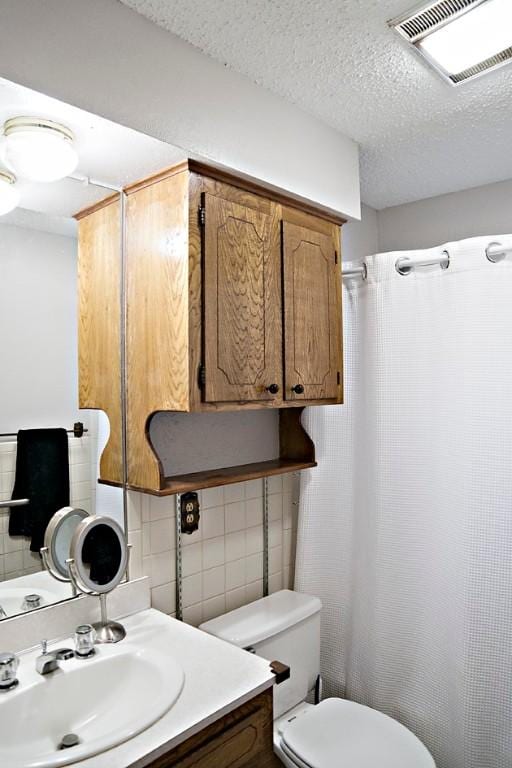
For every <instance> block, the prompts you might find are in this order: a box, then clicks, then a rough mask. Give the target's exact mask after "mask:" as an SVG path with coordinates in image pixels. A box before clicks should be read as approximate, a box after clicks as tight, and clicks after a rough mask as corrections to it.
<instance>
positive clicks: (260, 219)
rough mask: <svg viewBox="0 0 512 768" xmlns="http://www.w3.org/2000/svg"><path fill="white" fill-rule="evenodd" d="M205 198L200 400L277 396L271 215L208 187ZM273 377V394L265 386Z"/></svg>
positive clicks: (275, 254)
mask: <svg viewBox="0 0 512 768" xmlns="http://www.w3.org/2000/svg"><path fill="white" fill-rule="evenodd" d="M204 198H205V199H204V206H205V239H204V360H205V390H204V391H205V400H206V401H207V402H231V401H240V400H279V399H280V397H281V390H282V361H281V341H280V339H281V318H280V315H281V301H280V274H279V268H280V263H279V225H278V221H277V217H276V216H275V214H274V213H270V214H267V213H263V212H261V211H256V210H254V209H253V208H250V207H248V206H246V205H242V204H241V203H235V202H232V201H228V200H225V199H223V198H221V197H216V196H214V195H210V194H208V193H206V194H205V196H204ZM270 210H271V211H272V212H273V210H274V208H273V207H271V209H270ZM271 384H277V385H278V387H279V391H278V392H277V393H276V392H271V391H268V390H267V387H269V386H270V385H271ZM276 394H277V397H276Z"/></svg>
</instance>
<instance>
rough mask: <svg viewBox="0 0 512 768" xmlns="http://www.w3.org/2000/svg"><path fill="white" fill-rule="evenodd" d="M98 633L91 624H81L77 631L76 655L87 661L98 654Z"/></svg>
mask: <svg viewBox="0 0 512 768" xmlns="http://www.w3.org/2000/svg"><path fill="white" fill-rule="evenodd" d="M95 642H96V632H95V630H94V627H93V626H92V625H91V624H80V625H79V626H78V627H77V628H76V630H75V655H76V657H77V658H79V659H87V658H88V657H89V656H93V655H94V654H95V653H96V649H95V647H94V644H95Z"/></svg>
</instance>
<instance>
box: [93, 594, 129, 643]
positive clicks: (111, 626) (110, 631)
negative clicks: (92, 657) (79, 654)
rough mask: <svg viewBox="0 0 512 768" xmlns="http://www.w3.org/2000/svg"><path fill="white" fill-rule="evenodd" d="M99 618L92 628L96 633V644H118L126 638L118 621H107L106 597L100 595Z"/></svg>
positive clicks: (124, 631) (124, 630)
mask: <svg viewBox="0 0 512 768" xmlns="http://www.w3.org/2000/svg"><path fill="white" fill-rule="evenodd" d="M100 612H101V618H100V620H99V621H97V622H96V623H95V624H93V625H92V626H93V627H94V629H95V631H96V642H97V643H118V642H119V641H120V640H122V639H123V638H125V637H126V629H125V628H124V627H123V625H122V624H120V623H119V622H118V621H109V620H108V618H107V595H106V593H105V592H102V593H101V594H100Z"/></svg>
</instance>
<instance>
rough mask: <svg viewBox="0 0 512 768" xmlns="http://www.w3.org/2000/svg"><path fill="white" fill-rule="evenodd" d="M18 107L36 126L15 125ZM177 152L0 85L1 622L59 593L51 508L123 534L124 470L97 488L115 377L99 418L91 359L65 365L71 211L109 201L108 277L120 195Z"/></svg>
mask: <svg viewBox="0 0 512 768" xmlns="http://www.w3.org/2000/svg"><path fill="white" fill-rule="evenodd" d="M27 115H28V116H31V118H37V120H35V122H34V120H32V122H31V123H30V124H29V125H28V126H27V124H26V119H27V118H26V117H25V116H27ZM34 136H36V139H37V140H36V143H35V144H34V141H33V140H34ZM37 142H39V144H37ZM182 156H183V154H182V153H181V151H178V150H176V149H175V148H174V147H170V146H169V145H168V144H164V143H163V142H160V141H158V140H156V139H153V138H151V137H148V136H145V135H143V134H140V133H138V132H136V131H133V130H131V129H128V128H125V127H122V126H120V125H117V124H114V123H112V122H110V121H108V120H105V119H103V118H101V117H98V116H96V115H92V114H90V113H87V112H84V111H83V110H80V109H77V108H75V107H73V106H71V105H68V104H64V103H62V102H60V101H57V100H55V99H52V98H50V97H48V96H45V95H43V94H40V93H37V92H35V91H32V90H30V89H27V88H25V87H22V86H20V85H17V84H15V83H12V82H9V81H6V80H1V79H0V344H1V349H2V375H1V377H0V619H5V618H9V617H10V616H13V615H16V614H18V613H21V612H23V611H25V610H32V609H33V608H36V607H43V606H45V605H48V604H49V603H52V602H57V601H60V600H64V599H67V598H69V597H72V595H73V590H72V587H71V584H70V583H69V582H67V581H58V580H57V579H55V578H53V577H52V576H51V574H50V573H49V572H48V571H46V570H45V569H44V567H43V563H42V559H41V555H40V548H41V547H42V546H43V545H44V541H45V533H46V529H47V526H48V524H49V523H50V520H51V519H52V517H53V516H54V515H55V513H56V512H58V511H59V510H60V509H62V508H65V507H69V506H72V507H75V508H79V509H82V510H83V511H84V514H85V515H87V516H89V515H96V514H101V515H103V516H107V517H109V518H111V519H112V520H114V521H116V523H117V524H118V527H119V530H120V531H121V532H124V531H125V530H126V524H125V522H126V515H125V500H124V498H123V488H122V485H123V472H122V471H119V472H118V474H119V476H118V478H117V481H118V482H116V483H115V484H112V485H107V484H104V483H99V482H98V477H99V465H100V462H102V461H105V460H106V459H105V457H106V456H107V455H108V454H109V452H110V455H112V453H113V452H117V466H118V467H121V468H122V460H121V459H122V445H123V415H122V414H123V404H122V397H121V389H122V387H121V376H120V377H119V389H118V390H117V391H115V392H112V391H110V392H109V400H110V410H109V417H108V418H107V416H106V414H105V412H104V410H103V409H100V408H98V404H97V402H96V403H95V408H97V409H98V410H92V409H91V408H87V400H88V391H89V389H90V388H91V386H92V385H93V384H94V386H96V387H97V386H98V385H101V381H102V379H101V377H102V371H101V370H98V369H97V368H95V366H94V365H93V364H92V363H91V364H90V365H85V366H83V365H81V366H80V368H81V369H82V370H83V371H85V374H84V373H82V374H81V375H80V376H79V373H78V372H79V365H78V359H79V354H81V352H80V348H81V347H80V339H81V336H83V335H84V334H88V333H89V334H91V333H94V329H91V328H88V327H87V303H88V302H91V301H93V300H94V286H92V287H91V292H90V294H89V295H87V296H83V295H81V296H80V297H79V296H78V290H77V288H78V282H77V278H78V269H79V254H78V240H77V227H78V224H77V219H76V218H75V216H76V214H77V213H78V212H80V211H83V210H84V209H89V210H90V209H91V208H93V207H94V206H95V205H97V204H102V205H103V201H105V199H106V198H108V197H109V196H110V205H109V211H110V213H111V216H110V224H109V226H111V227H113V228H114V232H115V234H116V237H117V240H116V257H115V259H114V260H113V261H112V262H111V264H112V263H114V264H115V265H116V267H115V268H116V269H117V270H118V272H119V280H120V281H121V278H122V231H123V227H122V200H121V196H120V194H119V190H120V189H121V188H122V187H123V186H125V185H126V184H128V183H131V182H133V181H136V180H138V179H139V178H143V177H145V176H147V175H149V174H151V173H155V172H156V171H158V170H160V169H161V168H163V167H165V166H166V165H171V164H173V163H175V162H178V161H179V160H180V159H182ZM111 234H112V232H110V235H111ZM92 247H94V244H92ZM111 264H110V266H111ZM82 268H83V267H82ZM120 296H121V289H120V292H119V297H118V298H117V299H116V297H113V299H112V301H111V302H110V303H105V305H104V306H102V311H104V312H105V313H108V319H109V322H111V323H112V326H113V327H116V326H117V328H118V329H119V328H120V327H121V325H122V320H121V318H122V313H121V299H120ZM79 302H84V304H83V305H82V306H81V307H80V317H81V318H82V319H81V322H80V323H79V322H78V317H79V311H78V309H79ZM84 318H85V320H84ZM83 346H84V345H83ZM89 346H90V345H89ZM121 347H122V344H121V336H120V335H119V334H118V335H114V336H113V342H112V348H111V349H110V350H109V355H110V358H109V359H110V362H111V365H117V366H118V367H119V371H120V372H121V361H122V348H121ZM109 381H110V378H109ZM11 500H14V501H12V503H9V502H11ZM61 522H62V521H61ZM73 523H74V524H75V527H76V519H75V520H73V518H69V519H68V521H67V524H66V525H67V526H68V529H67V536H65V537H63V538H62V539H61V540H60V541H61V542H62V541H64V540H65V541H66V542H67V543H66V544H65V545H62V547H63V548H62V549H61V550H55V551H54V552H53V553H52V557H53V565H54V566H55V568H56V572H58V563H59V562H62V559H63V558H64V555H65V554H68V553H66V552H65V549H66V547H67V546H68V545H69V540H70V533H71V528H72V527H73V525H72V524H73ZM66 525H65V526H64V528H63V533H66ZM123 535H124V533H123ZM64 559H65V558H64ZM27 596H31V597H32V600H28V601H27V600H26V598H27ZM34 596H35V597H34Z"/></svg>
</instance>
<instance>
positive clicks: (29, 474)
mask: <svg viewBox="0 0 512 768" xmlns="http://www.w3.org/2000/svg"><path fill="white" fill-rule="evenodd" d="M12 498H13V499H29V503H28V504H27V505H26V506H23V507H13V508H11V513H10V515H9V535H10V536H31V537H32V541H31V544H30V550H31V551H32V552H39V550H40V549H41V547H42V546H43V544H44V534H45V531H46V526H47V525H48V523H49V521H50V518H51V517H52V515H53V514H54V513H55V512H57V511H58V510H59V509H61V508H62V507H67V506H68V505H69V452H68V435H67V432H66V430H65V429H21V430H20V431H19V432H18V447H17V453H16V477H15V480H14V489H13V492H12Z"/></svg>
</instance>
